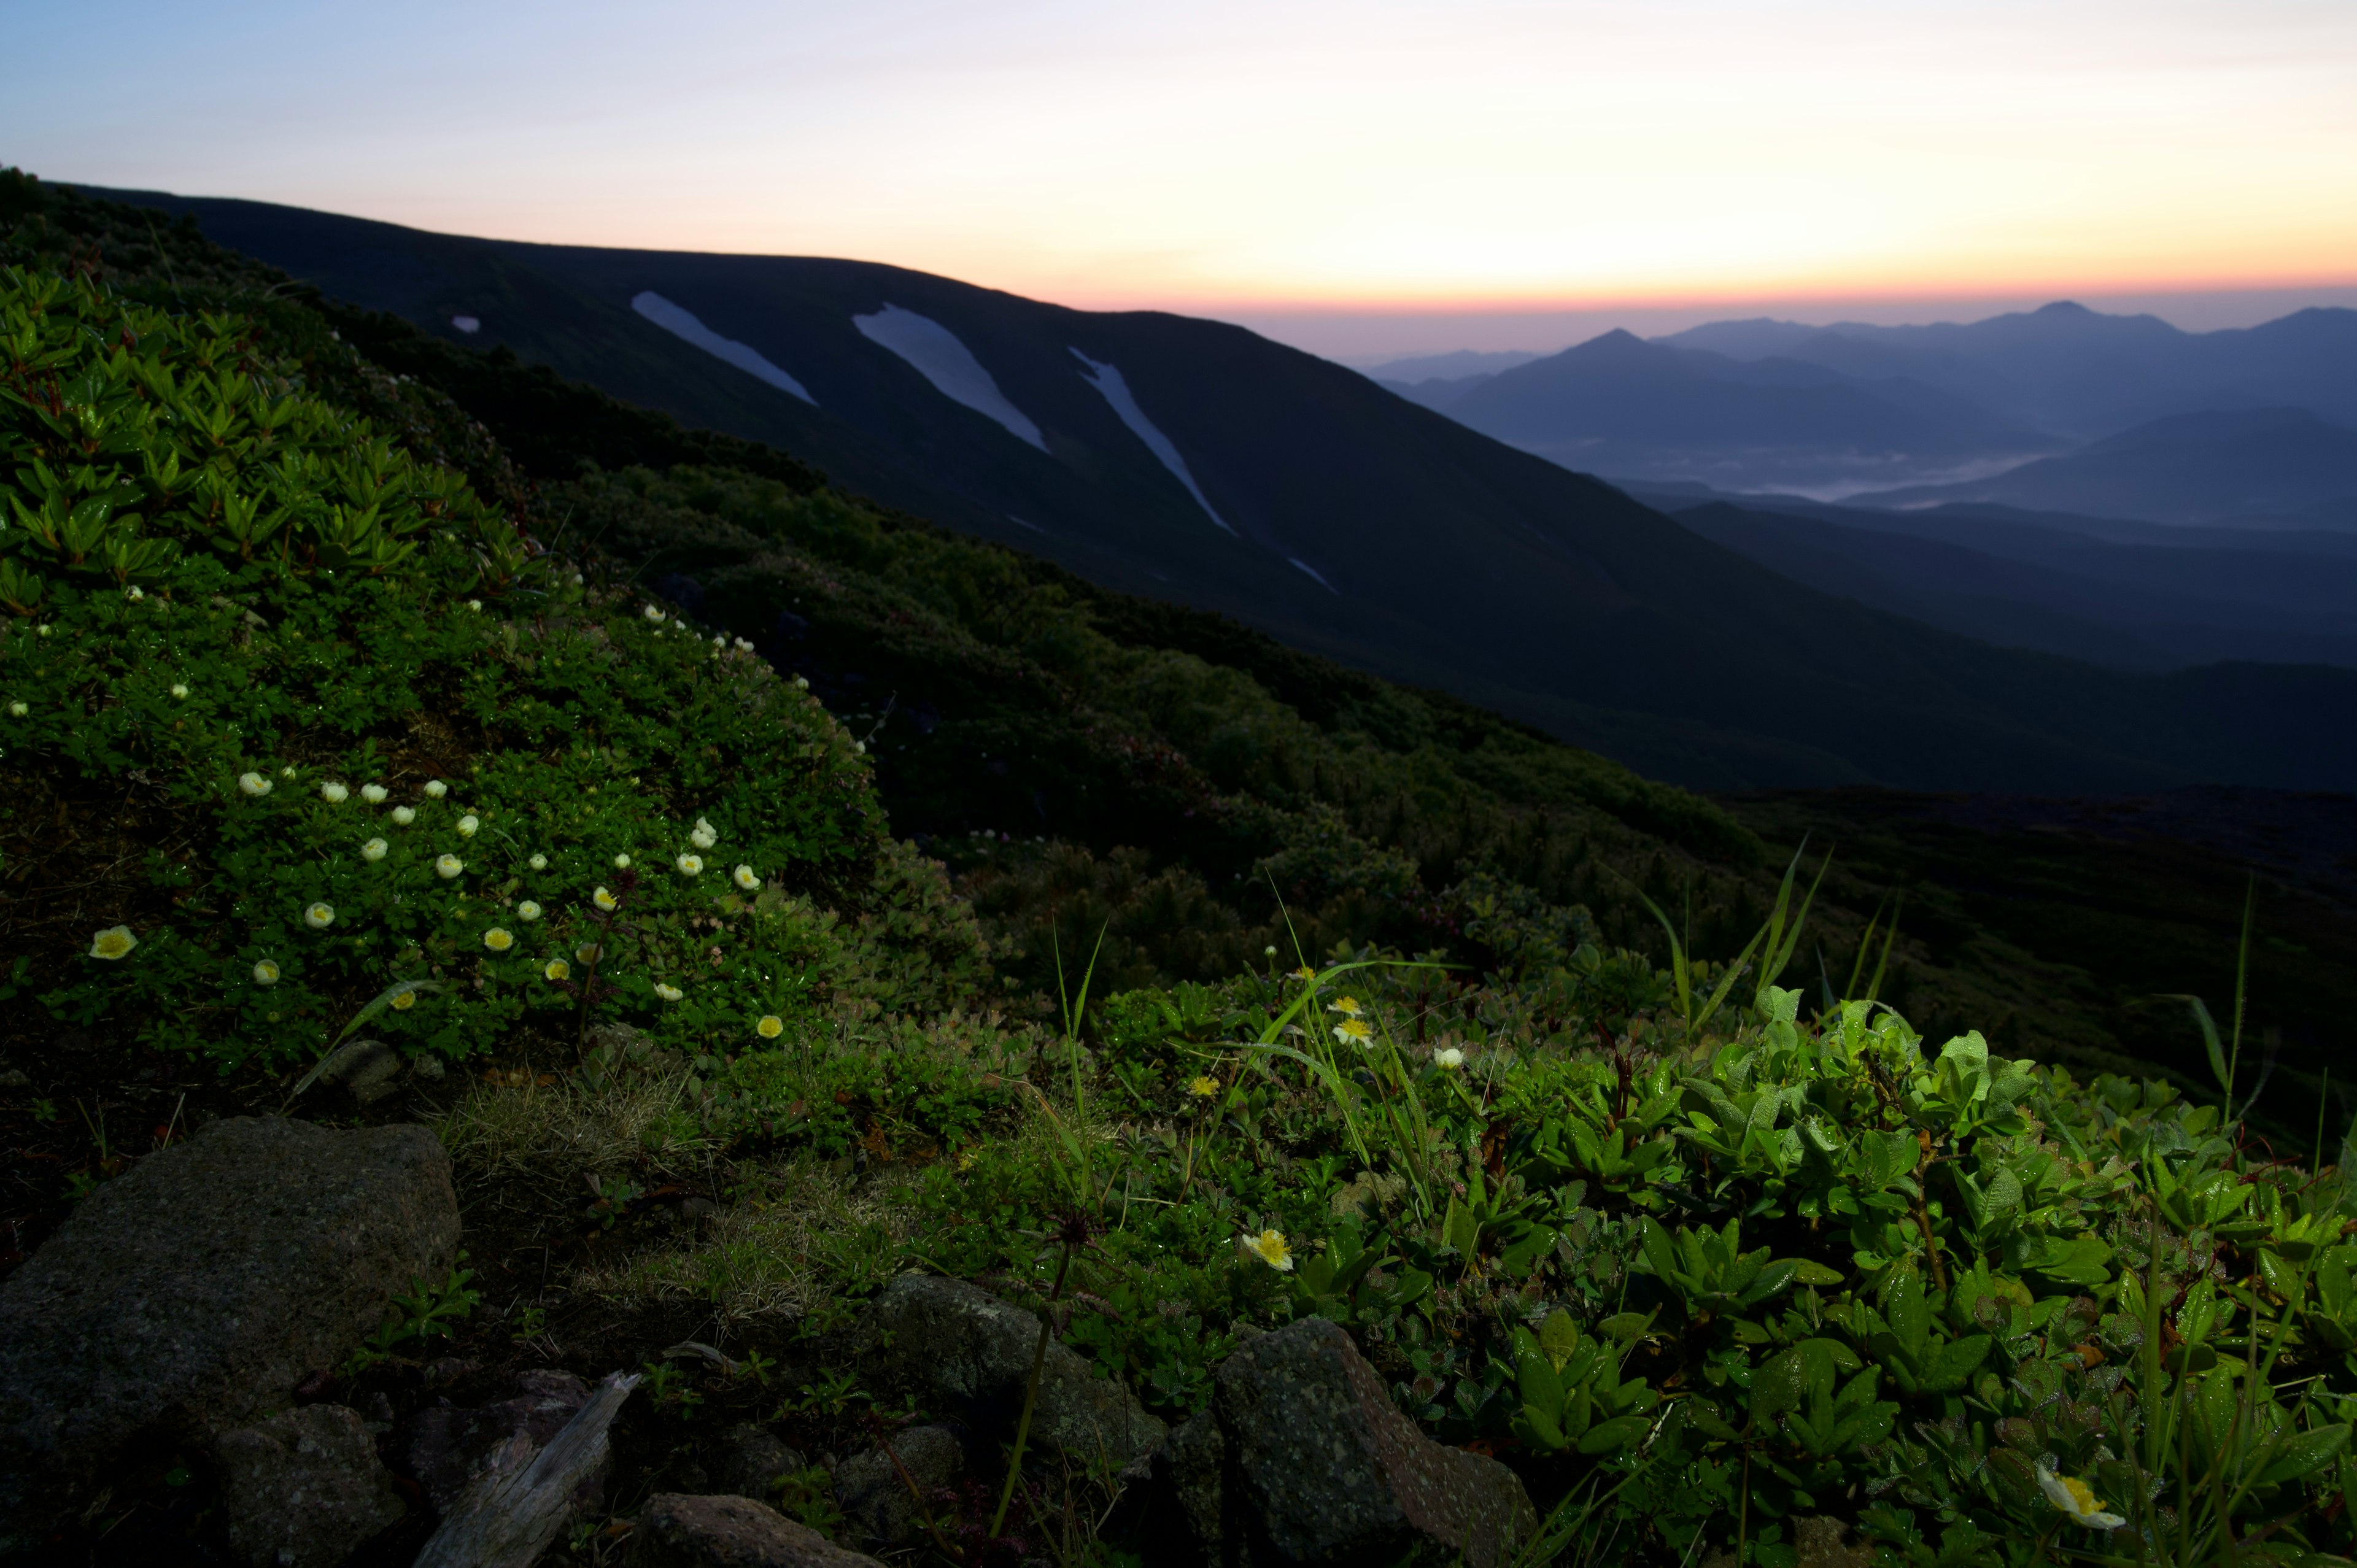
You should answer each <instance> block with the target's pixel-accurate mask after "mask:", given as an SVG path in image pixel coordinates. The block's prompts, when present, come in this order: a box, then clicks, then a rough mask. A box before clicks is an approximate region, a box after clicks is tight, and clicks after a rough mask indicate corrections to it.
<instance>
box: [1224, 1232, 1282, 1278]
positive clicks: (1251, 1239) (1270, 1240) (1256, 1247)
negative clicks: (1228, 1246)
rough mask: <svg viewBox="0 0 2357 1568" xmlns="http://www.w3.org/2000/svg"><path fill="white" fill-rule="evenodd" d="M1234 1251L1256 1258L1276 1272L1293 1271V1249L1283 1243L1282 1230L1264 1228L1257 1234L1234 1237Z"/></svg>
mask: <svg viewBox="0 0 2357 1568" xmlns="http://www.w3.org/2000/svg"><path fill="white" fill-rule="evenodd" d="M1236 1251H1238V1252H1240V1253H1242V1254H1243V1256H1245V1257H1247V1258H1257V1259H1258V1260H1260V1261H1261V1262H1264V1263H1266V1264H1267V1265H1268V1266H1269V1267H1270V1268H1272V1269H1275V1271H1276V1272H1277V1273H1281V1274H1289V1273H1292V1272H1293V1249H1291V1248H1290V1247H1287V1246H1286V1244H1285V1232H1284V1231H1282V1230H1264V1231H1262V1232H1261V1233H1260V1234H1259V1235H1257V1236H1251V1235H1245V1236H1239V1237H1237V1238H1236Z"/></svg>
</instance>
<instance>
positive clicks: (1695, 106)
mask: <svg viewBox="0 0 2357 1568" xmlns="http://www.w3.org/2000/svg"><path fill="white" fill-rule="evenodd" d="M0 37H5V39H6V40H7V47H6V48H5V51H0V161H5V162H10V163H15V164H16V165H19V166H23V167H25V168H27V169H30V170H32V171H34V172H35V173H38V174H40V175H43V176H44V177H50V178H56V179H64V180H79V181H87V182H90V183H92V184H102V185H124V186H140V187H148V188H163V189H170V190H177V191H181V192H185V193H189V194H203V195H228V196H242V197H251V198H255V199H264V200H273V201H284V202H292V203H296V204H298V205H303V206H309V207H320V208H327V209H334V210H338V211H343V212H352V213H360V214H363V215H366V216H369V217H374V218H382V219H387V220H393V221H396V222H402V223H409V224H414V225H416V226H419V227H422V228H429V229H439V230H446V231H457V232H464V233H476V234H491V235H499V236H503V237H509V238H518V239H533V240H551V241H565V242H579V243H590V244H606V245H630V246H645V247H653V248H662V249H694V250H720V251H747V252H788V253H801V254H828V255H843V256H855V257H860V258H864V259H869V260H877V261H886V262H892V263H899V264H901V265H905V266H912V267H919V268H923V269H925V270H928V271H932V272H940V273H946V274H952V275H954V276H958V277H962V278H965V279H968V280H970V281H973V282H976V283H982V284H987V285H996V286H998V287H1004V288H1008V289H1013V290H1016V291H1017V292H1020V293H1023V294H1028V295H1035V296H1039V297H1043V298H1049V299H1055V300H1060V301H1062V302H1065V303H1068V304H1073V305H1081V306H1159V307H1163V308H1171V309H1180V310H1188V311H1194V312H1199V313H1202V314H1211V315H1220V316H1225V317H1230V318H1232V319H1240V320H1245V321H1248V322H1251V323H1253V324H1254V325H1259V326H1262V327H1263V328H1265V329H1270V330H1273V331H1275V332H1276V335H1279V336H1290V337H1292V338H1294V339H1295V340H1303V339H1304V338H1305V337H1307V338H1315V337H1318V335H1320V333H1321V332H1322V333H1323V334H1324V336H1326V337H1327V338H1332V339H1335V340H1334V341H1331V342H1329V343H1327V344H1324V345H1322V346H1323V347H1324V349H1325V351H1329V352H1337V351H1348V350H1349V349H1351V347H1353V346H1354V344H1353V342H1352V341H1350V340H1347V339H1351V338H1352V337H1353V335H1354V334H1359V335H1361V338H1363V333H1362V328H1364V324H1366V323H1368V322H1371V321H1372V322H1377V323H1380V322H1382V321H1383V320H1384V319H1386V318H1391V319H1393V320H1394V326H1395V327H1396V328H1397V330H1396V331H1395V332H1394V337H1395V338H1399V339H1400V340H1399V341H1397V342H1396V343H1378V342H1377V341H1376V340H1375V339H1374V338H1363V340H1362V341H1358V342H1357V343H1356V346H1357V347H1360V348H1361V349H1371V348H1394V347H1396V348H1399V349H1441V348H1449V347H1457V346H1472V347H1486V348H1495V347H1506V346H1515V345H1519V346H1524V347H1533V348H1551V347H1557V346H1560V344H1561V343H1562V342H1565V341H1569V340H1571V339H1572V338H1575V337H1578V336H1584V335H1586V332H1585V328H1584V326H1583V324H1585V323H1587V322H1589V321H1590V320H1594V321H1598V322H1609V321H1610V320H1618V319H1627V320H1630V321H1631V324H1632V325H1634V324H1636V319H1637V318H1638V317H1645V318H1646V319H1648V320H1650V321H1652V323H1653V324H1654V325H1655V326H1656V327H1657V328H1659V327H1665V326H1668V325H1673V324H1676V323H1679V322H1683V321H1684V320H1686V319H1700V318H1702V317H1707V316H1714V315H1715V316H1726V315H1729V314H1753V313H1758V312H1760V311H1761V310H1773V311H1774V312H1775V313H1777V314H1785V315H1796V316H1803V317H1817V318H1823V317H1829V316H1833V315H1852V316H1859V315H1865V316H1872V317H1877V318H1882V319H1895V318H1914V319H1920V318H1922V317H1923V316H1924V315H1925V314H1926V312H1927V310H1930V309H1932V308H1933V306H1932V303H1930V302H1943V304H1942V306H1941V310H1940V313H1943V314H1957V313H1963V314H1971V313H1973V311H1972V310H1971V309H1970V308H1968V307H1966V306H1964V303H1963V302H1984V303H1986V304H1987V305H1989V306H1990V307H1991V308H1995V307H1997V306H2002V305H2003V304H2005V303H2008V302H2024V301H2029V302H2034V301H2036V300H2039V299H2044V298H2051V297H2057V296H2061V295H2070V296H2072V297H2078V298H2082V299H2085V300H2087V301H2088V302H2089V303H2091V304H2097V303H2104V302H2118V301H2122V300H2126V299H2130V298H2134V299H2140V300H2145V301H2147V302H2157V301H2159V300H2162V299H2166V298H2170V297H2176V298H2179V299H2180V300H2181V301H2187V302H2190V303H2188V304H2187V305H2186V309H2187V310H2190V311H2192V312H2193V313H2194V314H2195V315H2197V316H2198V315H2200V314H2201V310H2202V309H2204V308H2206V309H2207V310H2208V311H2209V319H2207V320H2202V321H2198V322H2197V321H2194V320H2187V321H2186V322H2185V324H2186V325H2189V326H2192V325H2223V324H2229V323H2228V321H2227V319H2226V318H2227V317H2234V316H2236V315H2238V314H2239V315H2240V316H2242V317H2247V318H2248V319H2254V320H2255V319H2259V318H2261V317H2264V316H2267V315H2276V314H2281V313H2282V311H2283V310H2284V309H2289V308H2294V307H2296V306H2298V305H2299V304H2303V303H2325V302H2331V303H2357V4H2352V3H2351V0H2231V3H2214V4H2213V3H2201V4H2187V3H2180V0H2040V3H2038V4H2014V3H2010V0H1943V3H1940V0H1864V3H1851V0H1614V3H1609V4H1599V3H1586V4H1582V3H1566V4H1547V5H1532V4H1525V5H1506V4H1487V3H1482V0H1351V3H1349V4H1318V3H1310V4H1286V3H1283V0H1251V3H1243V0H1202V3H1199V4H1192V5H1168V4H1162V5H1122V4H1107V3H1106V0H993V3H992V4H988V5H983V4H949V3H945V0H861V3H858V4H845V3H844V0H827V3H824V4H813V3H806V0H771V3H769V4H754V3H751V0H691V3H685V4H680V3H673V4H666V5H627V6H626V5H614V4H605V3H597V0H589V3H582V0H575V3H571V4H565V5H555V4H536V3H535V4H523V3H507V4H503V3H499V0H477V3H474V4H468V5H453V4H438V3H427V4H396V5H387V4H384V3H383V0H378V3H377V4H374V5H349V4H318V3H307V4H301V5H296V4H290V3H286V0H248V3H245V4H235V5H222V4H214V5H205V4H199V3H196V0H177V3H145V0H143V3H134V0H114V3H108V0H76V3H74V4H70V5H61V4H58V3H57V0H38V3H36V0H0ZM2238 297H2239V298H2244V299H2246V300H2249V301H2265V302H2272V303H2269V304H2268V305H2267V306H2266V308H2264V309H2262V308H2259V307H2258V306H2257V305H2256V304H2253V305H2251V306H2249V307H2248V308H2242V307H2235V308H2231V309H2224V310H2223V314H2221V311H2222V307H2221V306H2219V304H2218V302H2219V301H2220V300H2222V299H2226V298H2238ZM2201 301H2208V302H2209V304H2208V305H2207V306H2202V305H2201V303H2200V302H2201ZM1948 305H1954V306H1957V308H1956V309H1953V310H1951V309H1948V308H1946V306H1948ZM2277 306H2280V308H2278V307H2277ZM1648 313H1650V314H1648ZM2162 314H2172V313H2171V312H2170V311H2169V310H2167V309H2165V308H2164V309H2163V310H2162ZM2180 314H2181V313H2180ZM1278 323H1286V324H1290V325H1289V327H1285V328H1280V327H1278V326H1277V325H1276V324H1278ZM1549 323H1554V324H1555V327H1554V328H1550V327H1549V326H1548V325H1547V324H1549ZM1348 324H1357V325H1348ZM1415 324H1421V325H1415ZM1346 328H1347V329H1346ZM1411 328H1412V329H1411ZM1452 332H1453V335H1452ZM1501 332H1503V333H1504V334H1505V335H1504V336H1503V337H1501ZM1515 332H1519V333H1521V334H1523V336H1522V337H1521V338H1515V337H1513V336H1512V334H1513V333H1515ZM1313 346H1318V345H1313Z"/></svg>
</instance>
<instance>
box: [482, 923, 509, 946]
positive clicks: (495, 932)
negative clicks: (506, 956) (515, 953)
mask: <svg viewBox="0 0 2357 1568" xmlns="http://www.w3.org/2000/svg"><path fill="white" fill-rule="evenodd" d="M483 945H484V946H485V947H487V948H489V949H490V950H492V951H493V952H505V951H507V950H508V949H510V948H511V947H513V946H515V938H514V937H513V936H512V935H511V934H510V932H509V930H508V929H507V928H506V927H505V926H493V927H492V928H491V929H490V930H488V931H485V932H484V933H483Z"/></svg>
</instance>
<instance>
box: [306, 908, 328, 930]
mask: <svg viewBox="0 0 2357 1568" xmlns="http://www.w3.org/2000/svg"><path fill="white" fill-rule="evenodd" d="M303 923H304V924H305V925H307V926H308V927H310V928H311V929H313V930H315V931H324V930H326V929H328V927H329V926H332V925H334V924H335V923H336V908H335V906H334V905H332V904H314V905H312V906H311V907H310V908H307V909H306V910H304V911H303Z"/></svg>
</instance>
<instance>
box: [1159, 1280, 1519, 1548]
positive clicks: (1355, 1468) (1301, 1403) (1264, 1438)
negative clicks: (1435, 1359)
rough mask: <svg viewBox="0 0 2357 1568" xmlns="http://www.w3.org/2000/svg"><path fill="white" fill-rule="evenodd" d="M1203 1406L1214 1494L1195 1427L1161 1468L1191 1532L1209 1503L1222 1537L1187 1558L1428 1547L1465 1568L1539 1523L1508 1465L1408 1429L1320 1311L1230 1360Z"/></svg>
mask: <svg viewBox="0 0 2357 1568" xmlns="http://www.w3.org/2000/svg"><path fill="white" fill-rule="evenodd" d="M1211 1411H1212V1413H1213V1414H1214V1416H1215V1417H1216V1419H1217V1422H1218V1435H1219V1441H1220V1446H1221V1450H1222V1455H1221V1461H1220V1464H1219V1466H1218V1471H1217V1474H1218V1477H1219V1481H1218V1492H1217V1495H1216V1497H1215V1498H1213V1497H1210V1496H1208V1495H1207V1489H1206V1482H1207V1477H1208V1476H1209V1475H1210V1473H1211V1466H1210V1464H1209V1456H1208V1455H1207V1454H1206V1453H1204V1452H1202V1450H1203V1449H1205V1448H1207V1447H1208V1443H1209V1438H1210V1435H1211V1434H1210V1433H1209V1432H1208V1431H1207V1430H1200V1429H1199V1430H1197V1431H1196V1432H1195V1433H1194V1434H1192V1435H1191V1436H1190V1437H1189V1444H1187V1445H1186V1446H1184V1447H1181V1446H1179V1445H1175V1444H1174V1445H1173V1451H1172V1455H1171V1462H1170V1464H1169V1466H1168V1488H1169V1489H1170V1490H1171V1491H1172V1492H1174V1493H1176V1494H1177V1497H1176V1498H1174V1499H1173V1500H1174V1502H1178V1503H1179V1506H1178V1508H1177V1509H1175V1511H1177V1512H1178V1513H1179V1515H1180V1516H1181V1517H1188V1518H1189V1524H1190V1526H1192V1527H1193V1528H1194V1529H1196V1530H1198V1531H1200V1529H1201V1522H1200V1521H1201V1516H1202V1513H1203V1511H1204V1509H1206V1508H1207V1507H1209V1508H1215V1509H1218V1511H1219V1516H1220V1527H1219V1528H1220V1530H1221V1538H1220V1539H1219V1540H1218V1541H1216V1542H1212V1543H1207V1544H1213V1545H1215V1546H1216V1555H1214V1556H1212V1557H1210V1558H1207V1559H1199V1560H1209V1561H1217V1560H1220V1559H1221V1558H1242V1559H1243V1560H1245V1561H1250V1562H1255V1563H1258V1562H1275V1563H1372V1562H1389V1561H1391V1560H1393V1559H1394V1558H1396V1557H1399V1556H1401V1555H1402V1554H1404V1553H1405V1552H1408V1551H1410V1550H1412V1549H1414V1548H1417V1547H1426V1548H1437V1549H1438V1551H1439V1552H1440V1553H1441V1554H1442V1555H1443V1556H1448V1557H1453V1558H1456V1559H1459V1560H1461V1561H1462V1562H1463V1563H1466V1564H1468V1565H1469V1568H1497V1565H1498V1564H1500V1563H1504V1562H1506V1561H1507V1560H1508V1559H1509V1558H1510V1557H1511V1556H1512V1553H1513V1549H1514V1548H1515V1547H1516V1546H1517V1545H1519V1544H1520V1543H1521V1542H1523V1541H1525V1540H1527V1539H1529V1537H1530V1536H1531V1534H1532V1533H1533V1532H1534V1531H1535V1530H1537V1529H1538V1513H1537V1510H1536V1509H1533V1508H1532V1507H1531V1499H1530V1498H1529V1496H1528V1494H1526V1493H1525V1492H1524V1491H1523V1483H1522V1480H1521V1478H1520V1477H1517V1476H1516V1475H1515V1474H1514V1473H1513V1471H1512V1470H1510V1469H1508V1468H1507V1467H1506V1466H1503V1465H1501V1464H1500V1463H1498V1461H1496V1460H1495V1459H1489V1458H1484V1457H1482V1456H1481V1455H1478V1454H1469V1453H1467V1452H1466V1451H1465V1450H1463V1449H1461V1448H1450V1447H1447V1446H1445V1445H1443V1444H1438V1443H1435V1442H1434V1441H1432V1439H1430V1438H1428V1437H1426V1436H1425V1435H1424V1434H1423V1433H1421V1432H1419V1431H1417V1430H1416V1428H1415V1423H1413V1422H1411V1421H1409V1420H1408V1419H1407V1417H1406V1416H1405V1415H1403V1414H1401V1413H1400V1412H1399V1409H1398V1407H1397V1406H1396V1405H1394V1403H1393V1402H1392V1398H1391V1395H1390V1393H1389V1392H1388V1391H1386V1390H1385V1389H1384V1387H1383V1380H1382V1379H1381V1378H1379V1377H1377V1376H1376V1375H1375V1370H1374V1369H1373V1368H1372V1367H1370V1366H1368V1365H1367V1362H1366V1359H1365V1358H1364V1357H1362V1356H1361V1355H1360V1354H1359V1350H1358V1347H1357V1346H1355V1345H1353V1344H1351V1337H1350V1335H1349V1334H1347V1333H1345V1332H1344V1331H1343V1330H1342V1328H1341V1326H1340V1325H1339V1324H1335V1323H1332V1322H1329V1320H1327V1319H1325V1318H1322V1317H1310V1318H1304V1319H1302V1320H1301V1321H1299V1322H1297V1323H1294V1324H1290V1325H1288V1326H1286V1327H1284V1328H1281V1329H1278V1330H1276V1331H1275V1333H1272V1334H1264V1335H1262V1336H1261V1337H1258V1338H1256V1339H1254V1340H1253V1341H1252V1342H1251V1343H1249V1344H1247V1345H1246V1346H1244V1347H1243V1348H1242V1349H1240V1350H1238V1351H1236V1352H1235V1354H1233V1355H1232V1356H1230V1357H1229V1358H1228V1359H1227V1360H1226V1361H1224V1362H1222V1364H1221V1367H1220V1370H1219V1373H1218V1376H1217V1379H1216V1380H1215V1382H1214V1385H1213V1390H1212V1395H1211ZM1194 1425H1195V1423H1189V1426H1190V1427H1192V1426H1194ZM1181 1430H1182V1431H1185V1430H1186V1429H1184V1428H1182V1429H1181ZM1189 1490H1191V1491H1192V1493H1193V1497H1192V1498H1191V1499H1188V1500H1185V1501H1180V1500H1179V1499H1185V1498H1187V1494H1188V1493H1189ZM1190 1516H1191V1517H1190Z"/></svg>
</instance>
